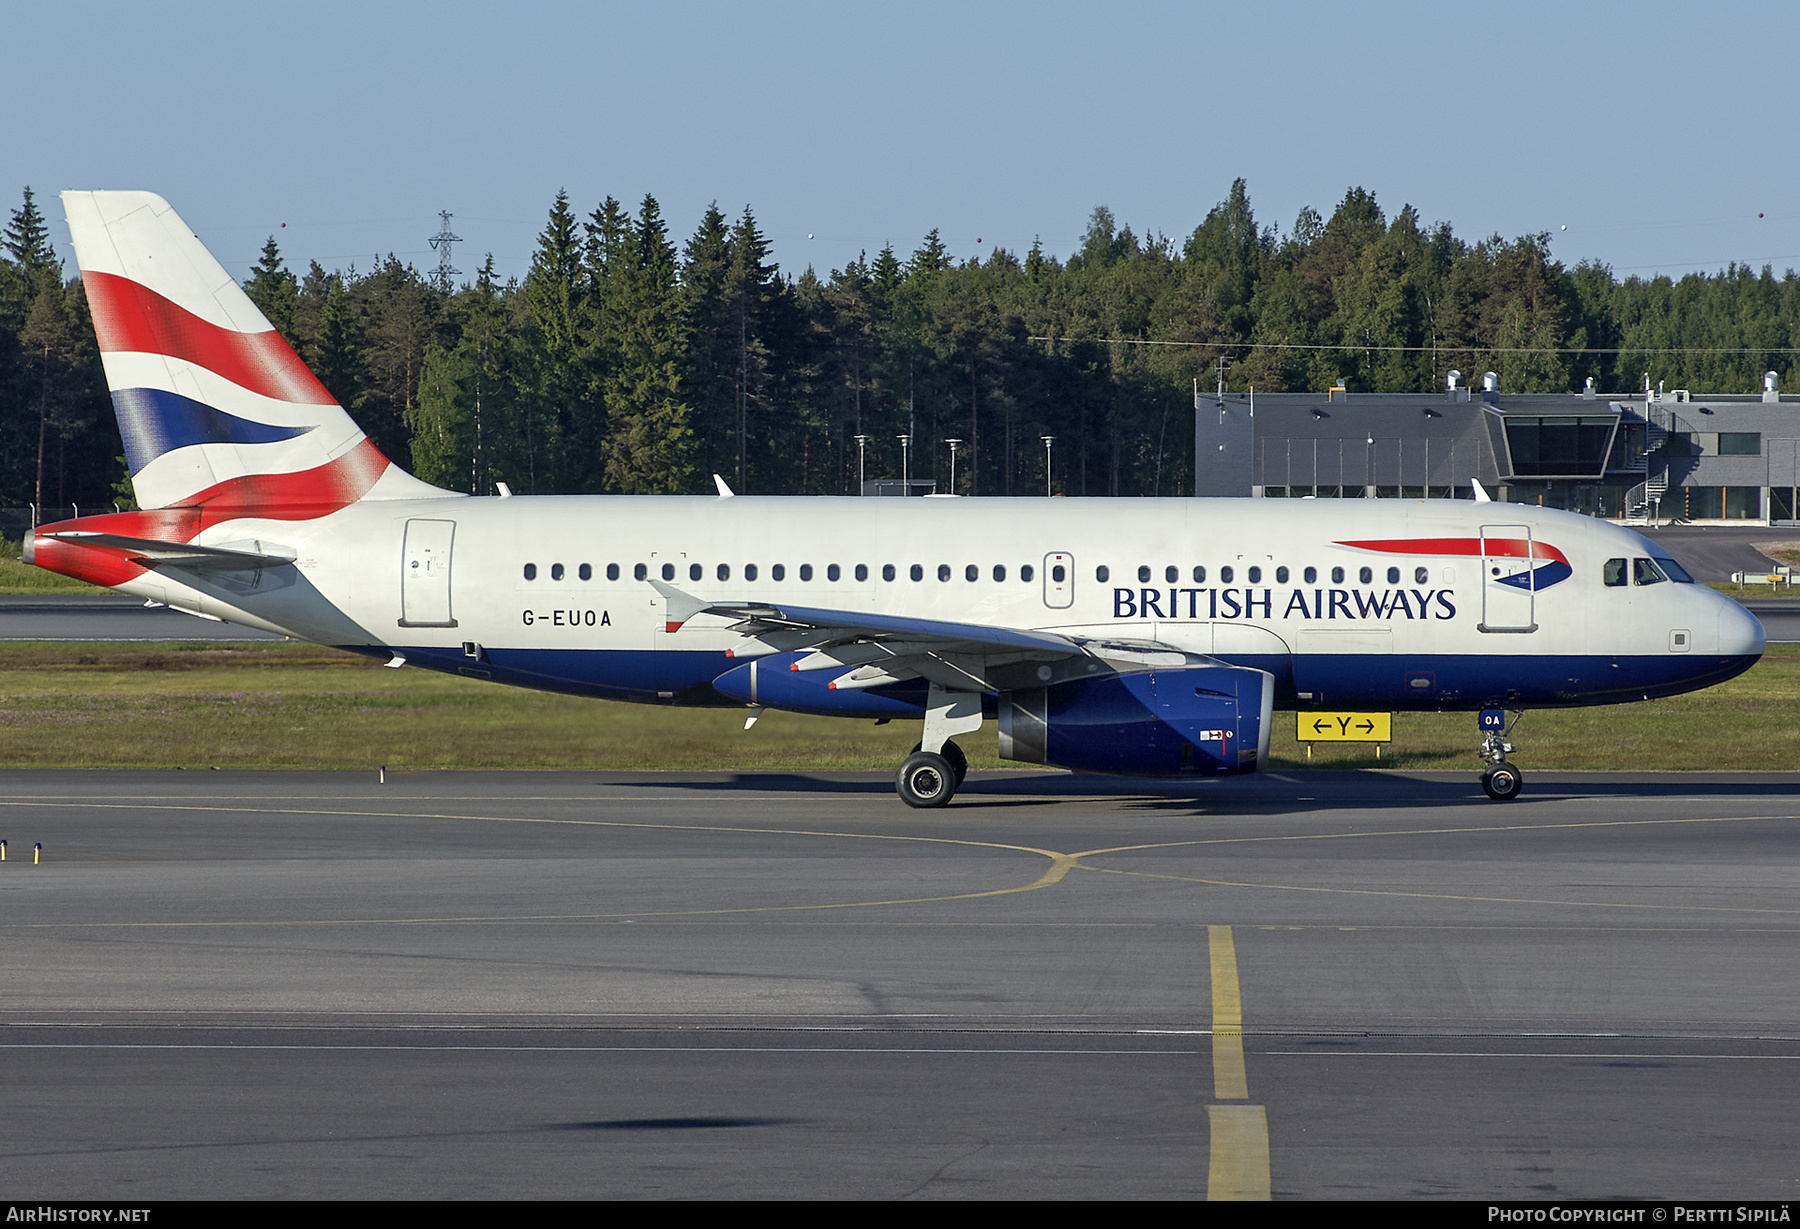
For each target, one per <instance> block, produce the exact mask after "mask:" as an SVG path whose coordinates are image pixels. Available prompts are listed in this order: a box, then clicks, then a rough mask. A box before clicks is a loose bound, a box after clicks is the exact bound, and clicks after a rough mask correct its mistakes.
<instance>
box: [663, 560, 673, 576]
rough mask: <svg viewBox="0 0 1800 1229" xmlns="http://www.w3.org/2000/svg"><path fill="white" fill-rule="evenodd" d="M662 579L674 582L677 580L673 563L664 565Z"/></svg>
mask: <svg viewBox="0 0 1800 1229" xmlns="http://www.w3.org/2000/svg"><path fill="white" fill-rule="evenodd" d="M662 578H663V579H664V580H674V579H675V565H674V564H672V563H665V564H663V566H662Z"/></svg>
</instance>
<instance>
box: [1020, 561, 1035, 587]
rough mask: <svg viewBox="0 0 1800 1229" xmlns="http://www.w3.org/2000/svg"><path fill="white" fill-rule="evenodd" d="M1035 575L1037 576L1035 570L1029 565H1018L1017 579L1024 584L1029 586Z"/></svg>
mask: <svg viewBox="0 0 1800 1229" xmlns="http://www.w3.org/2000/svg"><path fill="white" fill-rule="evenodd" d="M1036 575H1037V569H1036V568H1034V567H1032V566H1031V565H1030V564H1029V563H1023V564H1020V565H1019V579H1020V580H1022V581H1024V582H1025V583H1026V584H1030V583H1031V578H1032V577H1033V576H1036Z"/></svg>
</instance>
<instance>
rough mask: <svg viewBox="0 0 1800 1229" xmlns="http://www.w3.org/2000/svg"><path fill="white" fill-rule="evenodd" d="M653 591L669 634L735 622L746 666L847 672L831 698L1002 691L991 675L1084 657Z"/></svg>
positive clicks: (936, 628) (950, 632)
mask: <svg viewBox="0 0 1800 1229" xmlns="http://www.w3.org/2000/svg"><path fill="white" fill-rule="evenodd" d="M650 583H651V584H652V585H654V586H655V587H656V591H657V592H658V593H660V594H661V595H662V597H663V600H664V601H665V602H666V603H667V618H666V620H665V624H664V626H665V628H666V630H668V631H670V632H674V631H678V630H680V628H681V627H682V626H683V625H684V624H686V623H687V621H688V620H689V619H692V618H693V617H694V616H696V615H701V614H709V615H717V616H721V617H724V618H728V619H734V620H736V622H734V623H733V624H732V626H731V630H733V631H736V632H738V633H739V634H740V635H743V636H747V637H749V638H750V639H751V640H752V642H753V643H751V644H747V645H743V646H741V647H738V648H735V649H732V650H731V651H730V652H729V654H728V656H731V657H733V658H740V659H746V660H747V659H749V658H753V657H761V656H765V655H767V654H771V653H791V652H794V651H795V650H799V649H811V650H812V652H811V653H810V654H808V655H807V656H806V657H802V658H800V659H799V660H797V661H795V662H794V664H793V666H792V669H794V670H797V671H808V670H829V669H837V670H843V671H845V673H844V674H842V675H840V676H839V677H838V678H836V679H833V680H832V682H831V684H830V687H831V688H832V689H833V690H838V689H848V688H862V687H880V686H884V685H886V684H889V683H898V682H905V681H906V680H908V679H913V678H921V677H922V678H925V679H928V680H930V681H931V682H933V683H937V684H938V685H940V686H943V687H946V688H949V689H950V690H953V691H988V690H992V689H993V688H994V687H996V686H997V685H999V682H998V681H997V680H996V677H995V675H996V671H1003V670H1004V668H1005V667H1009V666H1017V665H1019V664H1020V663H1024V662H1054V661H1061V660H1065V659H1068V658H1074V657H1083V656H1086V655H1087V650H1086V649H1085V648H1084V647H1083V644H1082V642H1080V641H1078V640H1075V639H1073V638H1071V637H1068V636H1061V635H1057V634H1056V633H1055V632H1040V631H1026V630H1022V629H1018V628H1009V627H993V626H989V625H987V624H981V623H956V622H950V621H947V620H940V619H912V618H904V617H901V616H899V615H881V614H871V613H869V612H867V611H853V610H829V609H825V608H822V607H816V606H792V605H789V604H787V603H786V602H714V601H707V600H705V599H703V598H697V597H694V596H693V595H691V594H688V593H684V592H682V591H681V590H680V589H677V588H675V586H673V585H670V584H666V583H664V582H662V581H660V580H652V581H651V582H650Z"/></svg>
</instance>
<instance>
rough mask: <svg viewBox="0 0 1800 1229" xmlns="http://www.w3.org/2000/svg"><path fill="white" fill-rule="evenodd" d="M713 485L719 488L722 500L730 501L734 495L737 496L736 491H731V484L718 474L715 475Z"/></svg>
mask: <svg viewBox="0 0 1800 1229" xmlns="http://www.w3.org/2000/svg"><path fill="white" fill-rule="evenodd" d="M713 485H714V486H716V487H718V488H719V498H720V499H730V498H731V497H732V496H733V495H736V494H737V492H736V491H734V490H732V489H731V484H730V483H728V482H726V481H725V479H723V478H721V477H719V475H717V474H714V475H713Z"/></svg>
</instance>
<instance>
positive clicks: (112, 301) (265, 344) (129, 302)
mask: <svg viewBox="0 0 1800 1229" xmlns="http://www.w3.org/2000/svg"><path fill="white" fill-rule="evenodd" d="M81 282H82V285H83V286H85V287H86V288H87V297H88V307H89V309H90V310H91V311H92V312H93V315H94V332H95V333H97V334H98V335H99V338H100V349H101V350H102V351H103V352H105V353H108V354H117V353H121V352H136V353H141V354H166V355H168V356H169V357H171V358H180V359H186V360H187V361H188V362H190V363H196V364H198V365H199V366H201V367H204V368H206V369H207V370H208V371H210V372H213V373H214V374H215V375H220V376H223V377H225V378H226V379H227V380H230V381H231V382H232V383H233V384H236V385H238V386H239V387H241V388H247V389H249V390H250V391H251V392H253V393H261V394H262V395H263V396H265V397H271V398H273V399H275V400H277V401H290V402H296V403H298V404H301V405H336V404H337V401H336V399H335V398H333V397H332V395H331V394H330V393H328V392H326V391H325V386H324V385H323V384H321V383H319V382H318V380H316V379H314V378H313V373H312V372H310V371H308V370H307V369H306V364H305V363H302V362H301V361H300V359H299V356H298V355H296V354H295V353H294V352H293V350H291V349H289V348H288V344H287V342H285V341H283V340H282V339H281V334H280V333H277V332H275V331H274V330H273V329H271V330H269V331H268V332H266V333H240V332H238V331H236V330H235V329H226V328H220V327H219V326H218V325H216V324H213V323H211V322H210V321H206V320H202V319H201V318H200V317H198V316H196V315H194V313H193V312H190V311H188V310H187V308H185V307H182V306H181V305H179V304H177V303H172V302H170V301H169V300H168V299H165V298H164V297H163V296H162V295H160V294H157V293H156V292H155V291H154V290H151V289H149V288H148V287H146V286H140V285H139V284H138V283H136V282H134V281H132V280H131V279H130V278H125V277H119V276H117V275H116V274H112V273H83V274H82V275H81Z"/></svg>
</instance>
